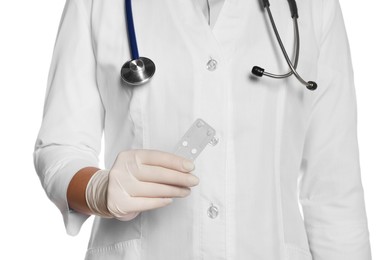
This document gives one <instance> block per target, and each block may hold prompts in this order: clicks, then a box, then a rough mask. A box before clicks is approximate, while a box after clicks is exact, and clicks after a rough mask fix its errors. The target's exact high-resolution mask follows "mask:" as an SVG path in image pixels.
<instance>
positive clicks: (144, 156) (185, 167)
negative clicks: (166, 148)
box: [135, 149, 195, 172]
mask: <svg viewBox="0 0 390 260" xmlns="http://www.w3.org/2000/svg"><path fill="white" fill-rule="evenodd" d="M135 156H136V158H137V161H138V163H139V164H147V165H154V166H161V167H164V168H169V169H172V170H176V171H181V172H189V171H192V170H193V169H194V168H195V165H194V164H193V162H192V161H190V160H187V159H186V158H184V157H180V156H177V155H175V154H172V153H167V152H163V151H158V150H144V149H142V150H137V152H136V153H135Z"/></svg>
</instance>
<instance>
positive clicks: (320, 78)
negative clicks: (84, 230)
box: [34, 0, 371, 260]
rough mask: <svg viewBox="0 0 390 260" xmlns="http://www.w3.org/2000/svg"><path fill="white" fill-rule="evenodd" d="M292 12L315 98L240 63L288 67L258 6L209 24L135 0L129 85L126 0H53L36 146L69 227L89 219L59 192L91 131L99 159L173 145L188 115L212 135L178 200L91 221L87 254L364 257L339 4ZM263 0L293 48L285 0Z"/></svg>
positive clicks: (138, 258)
mask: <svg viewBox="0 0 390 260" xmlns="http://www.w3.org/2000/svg"><path fill="white" fill-rule="evenodd" d="M298 7H299V15H300V19H299V25H300V33H301V54H300V58H299V66H298V71H299V72H300V73H301V75H302V76H303V77H304V78H305V79H307V80H314V81H316V82H317V83H318V89H317V90H316V91H313V92H312V91H309V90H307V89H306V88H305V87H304V86H302V85H301V84H300V83H299V82H298V81H297V80H296V79H295V78H293V77H290V78H289V79H288V80H274V79H269V78H261V79H259V78H254V77H252V76H251V73H250V71H251V68H252V66H253V65H260V66H263V67H265V68H266V70H269V71H271V72H286V71H288V68H287V65H286V64H285V61H284V60H283V58H282V55H281V53H280V50H279V47H278V46H277V43H276V41H275V38H274V35H273V32H272V30H271V28H270V26H269V22H268V18H267V17H266V16H265V13H264V12H263V11H262V10H261V8H260V7H259V4H258V1H257V0H226V1H225V5H224V6H223V8H222V10H221V13H220V15H219V17H218V20H217V21H216V24H215V26H214V28H213V29H211V28H210V27H209V25H208V24H207V22H206V19H205V18H204V16H203V14H202V11H201V8H200V7H199V6H198V5H197V4H195V3H194V1H190V0H186V1H185V0H148V1H143V0H134V1H133V11H134V19H135V24H136V29H137V36H138V44H139V51H140V54H141V56H146V57H151V58H152V59H153V60H154V61H155V63H156V66H157V71H156V74H155V76H154V78H153V80H152V81H151V82H150V83H148V84H147V85H145V86H142V87H139V88H134V89H132V88H129V87H126V86H124V85H123V84H122V83H121V80H120V74H119V72H120V68H121V66H122V64H123V63H124V62H125V61H126V60H128V59H129V58H130V54H129V47H128V41H127V33H126V22H125V16H124V1H123V0H110V1H103V0H68V1H67V3H66V7H65V10H64V13H63V17H62V20H61V25H60V28H59V33H58V37H57V41H56V45H55V50H54V53H53V60H52V65H51V70H50V75H49V81H48V89H47V96H46V103H45V108H44V117H43V122H42V127H41V130H40V132H39V136H38V139H37V143H36V150H35V153H34V155H35V165H36V169H37V172H38V174H39V177H40V179H41V181H42V185H43V187H44V188H45V190H46V192H47V194H48V196H49V198H50V199H51V200H52V201H53V202H54V203H55V204H56V205H57V207H58V208H59V209H60V210H61V212H62V214H63V217H64V221H65V225H66V228H67V231H68V233H69V234H72V235H75V234H77V232H78V230H79V228H80V227H81V225H82V223H83V222H84V220H85V219H86V218H87V216H84V215H82V214H79V213H77V212H73V211H71V210H69V209H68V206H67V201H66V189H67V186H68V183H69V181H70V180H71V178H72V176H73V175H74V174H75V173H76V172H77V171H78V170H79V169H81V168H83V167H86V166H98V155H99V152H100V148H101V137H102V134H103V131H104V136H105V167H106V168H107V169H109V168H110V167H111V166H112V164H113V162H114V160H115V158H116V155H117V154H118V153H119V152H120V151H123V150H128V149H138V148H145V149H158V150H163V151H172V148H173V146H174V145H175V144H176V143H177V141H178V140H179V138H180V137H181V136H182V135H183V134H184V133H185V131H186V130H187V128H188V127H189V126H190V125H191V124H192V122H193V121H194V120H195V119H196V118H202V119H204V120H205V121H206V122H208V123H209V124H210V125H212V126H213V127H214V128H215V129H216V131H217V137H218V138H219V143H218V144H217V145H216V146H209V147H207V148H206V149H205V150H204V151H203V153H202V154H201V155H200V156H199V157H198V159H197V160H196V161H195V165H196V169H195V171H194V174H195V175H197V176H198V177H199V179H200V184H199V185H198V186H197V187H195V188H193V189H192V193H191V195H190V196H188V197H186V198H183V199H179V198H178V199H174V202H173V203H172V204H171V205H169V206H166V207H164V208H160V209H156V210H150V211H146V212H143V213H141V214H140V215H139V216H137V217H136V218H135V219H133V220H131V221H129V222H121V221H117V220H113V219H101V218H95V222H94V225H93V230H92V234H91V239H90V243H89V246H88V251H87V253H86V259H93V260H97V259H105V260H107V259H110V260H116V259H118V260H119V259H131V260H159V259H162V260H165V259H170V260H187V259H203V260H208V259H210V260H218V259H229V260H241V259H244V260H247V259H248V260H252V259H264V260H369V259H371V256H370V244H369V233H368V229H367V220H366V212H365V206H364V194H363V189H362V185H361V177H360V166H359V152H358V142H357V131H356V123H357V117H356V116H357V113H356V97H355V89H354V82H353V71H352V68H351V60H350V52H349V47H348V41H347V38H346V33H345V29H344V23H343V19H342V14H341V11H340V7H339V3H338V0H317V1H311V0H299V1H298ZM271 8H272V10H273V13H274V17H275V19H276V22H277V25H278V27H279V30H280V34H281V36H282V38H283V40H284V42H285V45H286V48H287V50H288V52H289V53H292V52H293V40H294V37H293V24H292V19H291V17H290V11H289V6H288V3H287V2H286V1H285V0H274V1H272V2H271ZM210 59H214V60H215V61H216V62H217V66H216V68H215V70H212V69H211V70H209V69H208V67H207V63H208V61H209V60H210ZM299 203H300V204H301V205H302V210H303V214H304V221H303V219H302V217H301V215H300V211H299ZM210 206H214V207H216V208H217V209H218V215H217V216H216V217H215V218H211V217H209V214H208V209H209V208H210ZM53 258H55V256H53Z"/></svg>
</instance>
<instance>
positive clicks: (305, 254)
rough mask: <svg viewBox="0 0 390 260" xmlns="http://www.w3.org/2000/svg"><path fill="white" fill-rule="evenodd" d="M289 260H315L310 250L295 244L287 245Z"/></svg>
mask: <svg viewBox="0 0 390 260" xmlns="http://www.w3.org/2000/svg"><path fill="white" fill-rule="evenodd" d="M286 251H287V256H288V257H287V259H288V260H313V257H312V255H311V253H310V251H308V250H305V249H303V248H299V247H296V246H293V245H286Z"/></svg>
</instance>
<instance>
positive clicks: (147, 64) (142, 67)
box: [121, 57, 156, 86]
mask: <svg viewBox="0 0 390 260" xmlns="http://www.w3.org/2000/svg"><path fill="white" fill-rule="evenodd" d="M155 71H156V66H155V65H154V62H153V61H152V60H150V59H148V58H145V57H139V58H138V59H133V60H130V61H127V62H126V63H125V64H123V66H122V69H121V77H122V80H123V81H124V82H125V83H127V84H129V85H133V86H137V85H141V84H144V83H145V82H147V81H149V79H150V78H152V76H153V75H154V72H155Z"/></svg>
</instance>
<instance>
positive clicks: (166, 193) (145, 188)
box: [123, 181, 191, 198]
mask: <svg viewBox="0 0 390 260" xmlns="http://www.w3.org/2000/svg"><path fill="white" fill-rule="evenodd" d="M123 188H124V189H125V191H126V192H127V193H128V194H129V195H130V196H132V197H148V198H166V197H169V198H172V197H180V198H182V197H186V196H188V195H189V194H190V193H191V190H190V189H189V188H185V187H177V186H172V185H167V184H160V183H153V182H142V181H138V182H137V183H131V184H130V185H126V186H125V185H124V186H123Z"/></svg>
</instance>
